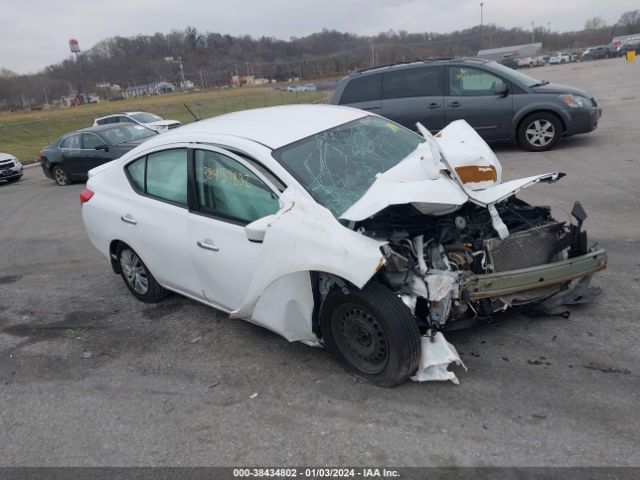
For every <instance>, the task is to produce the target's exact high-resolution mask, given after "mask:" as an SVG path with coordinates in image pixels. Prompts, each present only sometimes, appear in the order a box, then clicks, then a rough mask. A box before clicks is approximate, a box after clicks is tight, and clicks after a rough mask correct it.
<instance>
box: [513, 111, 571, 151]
mask: <svg viewBox="0 0 640 480" xmlns="http://www.w3.org/2000/svg"><path fill="white" fill-rule="evenodd" d="M517 136H518V143H519V144H520V146H521V147H522V148H524V149H525V150H529V151H530V152H543V151H545V150H551V149H552V148H553V147H555V146H556V144H557V143H558V142H559V141H560V137H561V136H562V123H561V122H560V120H559V119H558V117H556V116H555V115H554V114H553V113H548V112H538V113H532V114H531V115H528V116H527V117H525V118H524V120H522V122H520V126H519V127H518V134H517Z"/></svg>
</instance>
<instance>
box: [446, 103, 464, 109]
mask: <svg viewBox="0 0 640 480" xmlns="http://www.w3.org/2000/svg"><path fill="white" fill-rule="evenodd" d="M460 105H462V104H461V103H460V102H451V103H450V104H449V106H450V107H452V108H457V107H459V106H460Z"/></svg>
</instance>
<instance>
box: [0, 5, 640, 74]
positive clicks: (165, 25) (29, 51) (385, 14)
mask: <svg viewBox="0 0 640 480" xmlns="http://www.w3.org/2000/svg"><path fill="white" fill-rule="evenodd" d="M638 5H639V3H638V0H608V1H603V0H534V1H531V0H528V1H525V0H486V1H485V2H484V22H485V24H487V23H495V24H497V25H500V26H504V27H521V28H526V29H530V28H531V22H532V21H533V22H535V24H536V25H539V26H544V27H545V28H546V27H547V22H549V23H550V25H551V29H552V30H555V31H567V30H578V29H581V28H582V27H583V25H584V22H585V21H586V20H587V19H589V18H592V17H595V16H598V17H602V18H603V19H604V20H605V21H606V22H607V24H612V23H615V22H616V21H617V20H618V18H619V17H620V15H621V14H622V13H623V12H625V11H628V10H633V9H636V8H638ZM479 23H480V2H479V1H476V0H473V1H467V0H236V1H234V0H226V1H221V0H188V1H182V2H162V1H158V0H133V1H125V0H100V1H96V0H83V1H69V0H57V1H55V2H54V1H53V0H0V25H1V26H0V67H4V68H8V69H10V70H13V71H15V72H18V73H27V72H35V71H38V70H41V69H42V68H44V67H45V66H47V65H50V64H53V63H57V62H60V61H62V60H64V59H65V58H66V57H67V56H68V55H69V47H68V43H67V42H68V40H69V39H70V38H77V39H78V41H79V42H80V47H81V48H82V49H89V48H90V47H91V46H93V45H94V44H95V43H96V42H98V41H100V40H102V39H105V38H108V37H112V36H116V35H120V36H131V35H136V34H139V33H141V34H153V33H155V32H162V33H167V32H169V31H171V30H172V29H179V30H182V29H184V28H185V27H186V26H187V25H193V26H195V27H197V28H198V29H199V30H202V31H210V32H220V33H229V34H231V35H242V34H249V35H251V36H254V37H260V36H263V35H265V36H272V37H276V38H280V39H284V40H286V39H289V38H290V37H292V36H298V37H300V36H304V35H308V34H310V33H313V32H317V31H320V30H321V29H322V28H329V29H336V30H340V31H347V32H352V33H357V34H362V35H369V34H376V33H378V32H384V31H387V30H389V29H395V30H407V31H409V32H427V31H433V32H441V33H444V32H448V31H452V30H458V29H463V28H467V27H470V26H473V25H478V24H479Z"/></svg>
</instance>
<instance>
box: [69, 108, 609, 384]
mask: <svg viewBox="0 0 640 480" xmlns="http://www.w3.org/2000/svg"><path fill="white" fill-rule="evenodd" d="M418 128H419V130H420V131H421V134H422V135H418V134H416V133H414V132H412V131H410V130H408V129H406V128H404V127H402V126H400V125H398V124H396V123H394V122H391V121H389V120H387V119H384V118H382V117H379V116H377V115H372V114H370V113H369V112H366V111H363V110H357V109H353V108H348V107H339V106H331V105H291V106H280V107H271V108H264V109H258V110H245V111H242V112H236V113H231V114H227V115H222V116H219V117H215V118H210V119H207V120H202V121H200V122H195V123H192V124H190V125H187V126H185V127H183V128H180V129H179V130H176V131H174V132H169V133H167V134H164V135H159V136H157V137H155V138H152V139H150V140H148V141H147V142H145V143H144V144H142V145H141V146H139V147H137V148H135V149H134V150H132V151H131V152H129V153H127V154H125V155H124V156H122V157H121V158H120V159H117V160H114V161H112V162H110V163H108V164H106V165H103V166H100V167H98V168H95V169H93V170H91V171H90V172H89V177H90V178H89V181H88V182H87V189H86V190H85V191H83V192H82V194H81V197H80V199H81V204H82V218H83V220H84V224H85V228H86V231H87V233H88V235H89V238H90V239H91V242H92V243H93V245H94V246H95V247H96V248H97V249H98V250H99V251H100V252H102V253H103V254H104V255H105V256H106V257H107V258H108V259H109V260H110V262H111V266H112V268H113V270H114V272H115V273H118V274H121V275H122V278H123V279H124V282H125V284H126V286H127V287H128V289H129V290H130V291H131V293H132V294H133V295H134V296H135V297H137V298H138V299H140V300H142V301H144V302H157V301H159V300H162V299H163V298H164V297H165V296H166V295H167V294H168V291H174V292H178V293H180V294H182V295H185V296H187V297H189V298H192V299H195V300H197V301H199V302H202V303H204V304H206V305H209V306H212V307H215V308H217V309H219V310H222V311H224V312H228V313H229V314H230V315H231V316H232V317H236V318H243V319H246V320H249V321H251V322H253V323H256V324H258V325H262V326H264V327H266V328H268V329H269V330H272V331H274V332H276V333H278V334H280V335H282V336H283V337H285V338H286V339H287V340H289V341H301V342H304V343H306V344H308V345H312V346H320V345H323V346H324V347H326V348H327V350H328V351H329V352H330V353H331V354H333V355H334V356H335V357H336V358H337V359H338V360H339V361H341V362H342V363H343V364H344V365H345V367H346V368H347V369H348V370H349V371H351V372H352V373H354V374H355V375H357V376H359V377H361V378H364V379H366V380H367V381H370V382H372V383H374V384H377V385H382V386H394V385H397V384H399V383H402V382H404V381H405V380H407V379H408V378H410V377H411V379H413V380H418V381H423V380H453V381H457V380H456V377H455V375H454V374H453V372H450V371H448V370H447V366H448V365H449V364H450V363H452V362H453V363H461V361H460V358H459V357H458V355H457V353H456V351H455V348H454V347H453V346H452V345H451V344H449V343H448V342H447V341H446V340H445V338H444V336H443V334H442V332H443V331H446V330H448V329H455V328H460V327H464V326H468V325H469V324H470V323H473V322H478V321H482V320H487V319H489V318H490V317H491V316H492V315H493V314H494V313H497V312H501V311H504V310H506V309H507V308H509V307H511V306H522V305H530V306H531V305H536V308H551V307H552V306H553V305H559V304H562V303H565V302H569V303H571V302H576V301H586V300H588V299H590V298H592V297H593V296H595V295H596V294H597V293H598V289H596V288H594V287H589V286H588V282H589V279H590V278H591V275H592V274H593V273H594V272H596V271H599V270H602V269H603V268H605V264H606V252H605V251H604V250H602V249H598V250H595V249H591V248H589V247H588V246H587V243H586V234H585V233H584V232H583V231H582V230H581V225H582V222H583V220H584V219H585V217H586V214H585V213H584V211H583V210H582V208H581V207H580V206H579V204H577V205H576V206H575V207H574V210H573V211H572V213H573V214H574V216H575V218H576V220H577V223H576V224H575V225H568V224H567V223H566V222H557V221H556V220H554V219H553V218H552V217H551V215H550V212H549V209H548V208H547V207H536V206H531V205H529V204H527V203H525V202H524V201H522V200H519V199H516V198H515V197H514V194H515V192H516V191H518V190H520V189H521V188H525V187H527V186H530V185H533V184H536V183H538V182H553V181H555V180H557V179H559V178H560V177H561V176H562V174H560V173H557V172H556V173H546V174H543V175H535V176H531V177H527V178H523V179H520V180H513V181H510V182H506V183H502V182H501V178H502V167H501V165H500V162H499V161H498V159H497V158H496V156H495V155H494V154H493V152H492V151H491V149H490V148H489V147H488V145H487V144H486V143H485V142H484V141H483V140H482V139H481V138H480V137H479V136H478V134H477V133H476V132H475V131H474V130H473V129H472V128H471V127H470V126H469V125H468V124H467V123H466V122H465V121H463V120H458V121H455V122H453V123H451V124H450V125H449V126H447V127H446V128H444V129H443V130H442V131H441V132H440V133H438V134H437V135H436V137H434V136H432V135H431V134H430V133H429V132H428V131H427V130H426V129H425V128H424V127H422V125H420V124H418ZM574 280H577V283H576V282H573V281H574ZM549 301H551V302H552V305H550V304H549V303H548V302H549ZM541 302H542V303H541Z"/></svg>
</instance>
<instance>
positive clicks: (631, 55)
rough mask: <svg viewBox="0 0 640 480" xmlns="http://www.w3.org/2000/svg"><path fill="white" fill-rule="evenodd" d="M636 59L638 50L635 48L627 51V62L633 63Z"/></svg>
mask: <svg viewBox="0 0 640 480" xmlns="http://www.w3.org/2000/svg"><path fill="white" fill-rule="evenodd" d="M635 59H636V52H635V51H634V50H629V51H628V52H627V63H632V62H633V61H634V60H635Z"/></svg>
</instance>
